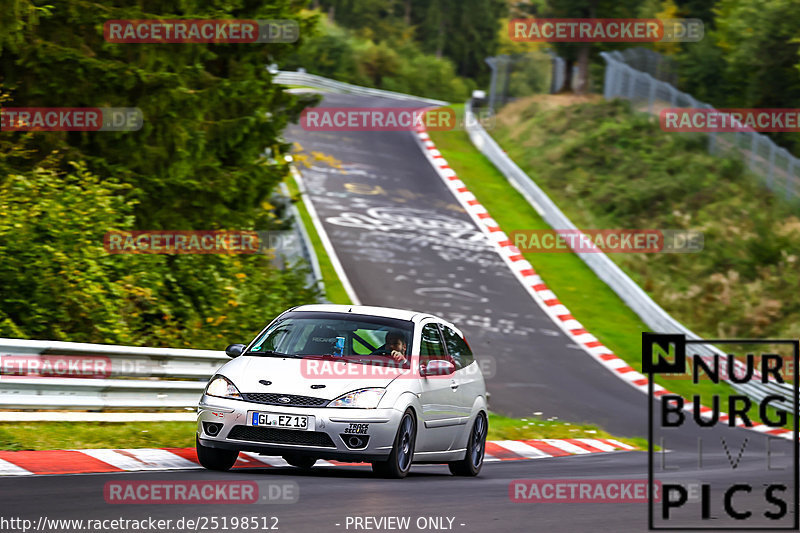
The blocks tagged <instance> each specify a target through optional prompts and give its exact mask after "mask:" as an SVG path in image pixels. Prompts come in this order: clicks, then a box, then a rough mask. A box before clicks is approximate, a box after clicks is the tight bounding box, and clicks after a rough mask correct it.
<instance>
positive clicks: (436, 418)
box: [418, 321, 464, 451]
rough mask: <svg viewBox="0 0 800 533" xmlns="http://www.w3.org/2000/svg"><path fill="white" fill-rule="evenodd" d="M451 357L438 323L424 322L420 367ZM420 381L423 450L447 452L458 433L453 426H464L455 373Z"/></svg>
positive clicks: (420, 443)
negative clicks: (429, 362)
mask: <svg viewBox="0 0 800 533" xmlns="http://www.w3.org/2000/svg"><path fill="white" fill-rule="evenodd" d="M435 360H444V361H448V360H450V358H449V357H448V355H447V352H446V350H445V347H444V342H443V341H442V336H441V334H440V332H439V327H438V325H437V324H436V322H433V321H430V322H427V323H423V324H422V326H421V335H420V365H423V366H424V365H426V364H427V362H428V361H435ZM419 380H420V389H421V392H420V403H421V405H422V416H421V417H420V418H421V419H422V423H423V426H424V427H423V428H420V429H422V430H423V431H421V432H420V437H422V440H421V441H420V442H419V446H418V447H419V448H420V451H445V450H448V449H450V445H451V443H452V442H453V440H454V436H455V435H456V434H457V429H456V428H455V427H454V426H458V425H461V424H463V423H464V422H463V420H462V418H463V415H462V414H461V413H460V411H459V393H458V388H459V387H458V384H457V383H456V379H455V374H450V375H446V376H424V375H421V376H420V377H419Z"/></svg>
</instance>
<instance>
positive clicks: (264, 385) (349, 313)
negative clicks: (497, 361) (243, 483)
mask: <svg viewBox="0 0 800 533" xmlns="http://www.w3.org/2000/svg"><path fill="white" fill-rule="evenodd" d="M226 353H227V354H228V356H230V357H231V358H232V359H233V360H232V361H229V362H228V363H226V364H225V365H223V366H222V367H221V368H220V369H219V370H218V371H217V373H216V374H215V375H214V376H213V377H212V378H211V380H210V381H209V383H208V385H207V387H206V389H205V392H204V394H203V396H202V398H201V399H200V403H199V406H198V424H197V456H198V459H199V461H200V464H202V465H203V466H204V467H206V468H209V469H212V470H227V469H229V468H231V466H233V464H234V463H235V462H236V458H237V457H238V454H239V452H240V451H248V452H255V453H258V454H262V455H275V456H281V457H283V458H284V459H285V460H286V462H288V463H289V464H290V465H292V466H296V467H299V468H311V467H313V465H314V464H315V463H316V461H317V460H318V459H334V460H337V461H344V462H369V463H372V469H373V471H375V472H376V473H378V474H380V475H382V476H386V477H394V478H402V477H405V476H406V474H408V471H409V470H410V469H411V465H412V463H447V464H448V465H449V467H450V471H451V472H452V473H453V474H455V475H464V476H475V475H477V474H478V473H479V472H480V469H481V466H482V465H483V457H484V448H485V442H486V433H487V430H488V424H487V406H486V389H485V385H484V380H483V376H482V374H481V371H480V368H479V366H478V363H477V362H476V361H475V359H474V357H473V354H472V352H471V350H470V348H469V345H468V344H467V342H466V340H465V339H464V336H463V335H462V334H461V332H460V331H459V330H458V328H456V327H455V326H454V325H453V324H450V323H449V322H447V321H445V320H442V319H441V318H438V317H436V316H433V315H430V314H427V313H415V312H412V311H404V310H399V309H389V308H382V307H368V306H349V305H305V306H301V307H295V308H293V309H290V310H288V311H286V312H284V313H283V314H281V315H280V316H278V317H277V318H276V319H275V320H273V321H272V322H271V323H270V324H269V325H267V327H266V328H264V330H263V331H261V333H259V334H258V336H256V338H255V339H254V340H253V341H252V342H251V343H250V344H248V345H246V346H245V345H243V344H233V345H231V346H228V348H227V350H226Z"/></svg>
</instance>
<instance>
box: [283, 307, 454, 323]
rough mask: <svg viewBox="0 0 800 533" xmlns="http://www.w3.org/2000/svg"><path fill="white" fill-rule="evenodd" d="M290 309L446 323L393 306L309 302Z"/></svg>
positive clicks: (430, 315) (428, 315)
mask: <svg viewBox="0 0 800 533" xmlns="http://www.w3.org/2000/svg"><path fill="white" fill-rule="evenodd" d="M291 311H317V312H324V313H325V312H327V313H353V314H358V315H371V316H379V317H385V318H396V319H399V320H411V321H419V320H420V319H422V318H425V317H432V318H435V319H436V320H440V321H442V322H445V323H448V324H449V322H448V321H447V320H443V319H441V318H439V317H437V316H435V315H432V314H430V313H420V312H418V311H409V310H407V309H395V308H393V307H377V306H372V305H338V304H309V305H301V306H298V307H295V308H294V309H291Z"/></svg>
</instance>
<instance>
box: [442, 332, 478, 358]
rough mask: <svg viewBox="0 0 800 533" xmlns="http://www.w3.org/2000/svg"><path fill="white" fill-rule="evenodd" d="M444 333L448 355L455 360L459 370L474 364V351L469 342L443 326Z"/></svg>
mask: <svg viewBox="0 0 800 533" xmlns="http://www.w3.org/2000/svg"><path fill="white" fill-rule="evenodd" d="M442 333H444V343H445V345H446V346H447V353H448V354H449V355H450V357H452V358H453V360H454V361H455V363H456V365H457V366H458V367H459V368H465V367H468V366H469V365H471V364H472V361H473V360H474V357H473V355H472V350H470V349H469V345H467V341H465V340H464V339H463V338H462V337H461V335H459V334H458V333H456V332H455V331H453V330H452V329H450V328H448V327H447V326H445V325H442Z"/></svg>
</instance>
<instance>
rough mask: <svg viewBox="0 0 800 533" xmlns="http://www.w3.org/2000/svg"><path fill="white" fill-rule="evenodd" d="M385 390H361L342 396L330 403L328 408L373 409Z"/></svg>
mask: <svg viewBox="0 0 800 533" xmlns="http://www.w3.org/2000/svg"><path fill="white" fill-rule="evenodd" d="M385 392H386V389H383V388H374V389H361V390H354V391H353V392H348V393H347V394H343V395H341V396H339V397H338V398H336V399H335V400H333V401H331V403H329V404H328V407H357V408H360V409H375V408H376V407H378V402H380V401H381V398H383V394H384V393H385Z"/></svg>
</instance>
